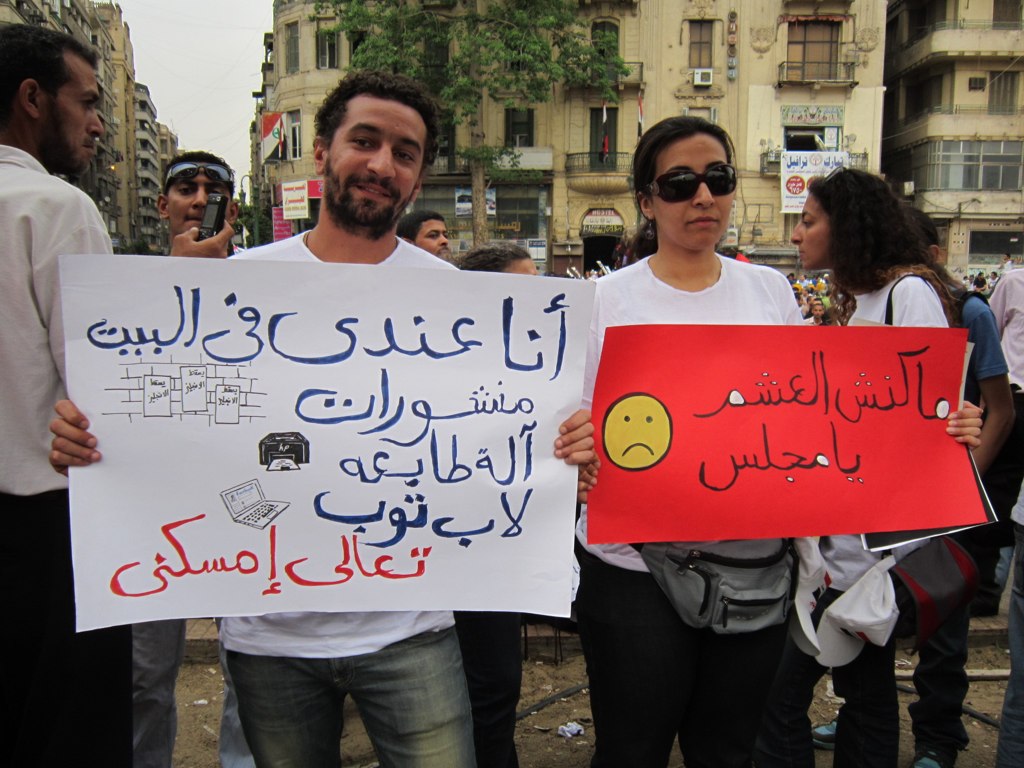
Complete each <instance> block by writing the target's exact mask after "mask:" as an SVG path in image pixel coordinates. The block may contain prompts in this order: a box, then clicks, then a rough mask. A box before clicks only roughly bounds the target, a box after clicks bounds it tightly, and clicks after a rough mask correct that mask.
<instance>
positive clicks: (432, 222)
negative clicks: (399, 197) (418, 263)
mask: <svg viewBox="0 0 1024 768" xmlns="http://www.w3.org/2000/svg"><path fill="white" fill-rule="evenodd" d="M398 236H399V237H400V238H402V239H403V240H406V241H408V242H410V243H412V244H413V245H415V246H418V247H420V248H422V249H423V250H424V251H427V253H432V254H434V255H435V256H437V258H439V259H444V260H445V261H451V260H452V249H451V247H450V246H449V245H448V228H447V227H446V226H445V223H444V216H442V215H441V214H440V213H438V212H437V211H413V212H412V213H407V214H405V216H403V217H402V218H401V219H399V220H398Z"/></svg>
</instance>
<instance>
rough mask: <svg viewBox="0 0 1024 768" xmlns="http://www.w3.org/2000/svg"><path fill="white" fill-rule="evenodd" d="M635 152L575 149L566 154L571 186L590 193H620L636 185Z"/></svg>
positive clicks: (577, 190)
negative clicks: (582, 150) (634, 176)
mask: <svg viewBox="0 0 1024 768" xmlns="http://www.w3.org/2000/svg"><path fill="white" fill-rule="evenodd" d="M632 170H633V153H632V152H609V153H608V154H605V153H604V152H573V153H570V154H567V155H566V156H565V180H566V183H567V184H568V185H569V189H571V190H573V191H575V192H582V193H585V194H590V195H618V194H622V193H623V192H628V191H629V189H630V186H631V185H632V176H631V175H630V174H631V173H632Z"/></svg>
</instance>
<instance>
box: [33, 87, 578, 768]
mask: <svg viewBox="0 0 1024 768" xmlns="http://www.w3.org/2000/svg"><path fill="white" fill-rule="evenodd" d="M439 114H440V112H439V109H438V106H437V104H436V102H435V101H434V100H433V98H432V97H431V96H429V95H428V94H427V93H426V91H425V90H424V89H423V87H422V86H421V85H419V84H418V83H416V82H415V81H413V80H411V79H410V78H407V77H403V76H400V75H393V74H390V73H386V72H377V71H371V70H363V71H356V72H352V73H350V74H348V75H347V76H346V77H344V78H343V79H342V80H341V82H340V83H339V84H338V86H337V87H336V88H335V89H334V90H332V91H331V92H330V93H329V94H328V95H327V97H326V98H325V100H324V102H323V104H322V105H321V107H320V109H319V110H318V112H317V115H316V121H315V128H316V137H317V138H316V140H315V142H314V160H315V163H316V170H317V173H318V174H322V175H323V176H324V199H323V207H322V208H321V211H320V216H319V219H318V220H317V224H316V226H314V228H313V229H312V230H310V231H308V232H305V233H303V234H301V235H297V236H295V237H293V238H290V239H288V240H283V241H280V242H278V243H274V244H272V245H268V246H264V247H262V248H255V249H251V250H248V251H245V252H244V253H242V254H239V255H238V256H236V257H235V258H238V259H251V260H261V261H290V262H300V263H301V262H307V263H308V262H317V261H321V262H327V263H348V264H353V263H358V264H367V265H376V266H378V267H381V268H384V269H385V270H391V269H396V268H398V269H416V268H423V269H453V267H452V266H451V265H449V264H447V263H446V262H444V261H442V260H440V259H437V258H435V257H433V256H431V255H429V254H427V253H425V252H424V251H422V250H421V249H419V248H416V247H414V246H412V245H410V244H408V243H406V242H405V241H404V240H401V239H398V238H397V237H396V226H397V223H398V219H399V217H400V215H401V212H402V211H403V210H404V209H405V208H406V207H407V206H409V205H410V204H411V203H412V202H413V201H414V200H415V198H416V196H417V194H418V193H419V191H420V187H421V184H422V181H423V176H424V173H425V170H426V168H428V167H429V166H430V163H431V162H432V160H433V159H434V156H435V155H436V152H437V135H438V132H439V125H440V122H439ZM381 280H382V285H384V284H386V282H387V272H386V271H385V272H384V273H381ZM57 412H58V415H59V418H58V419H56V420H54V421H53V422H52V423H51V430H52V431H53V432H54V434H55V438H54V441H53V451H52V454H51V462H52V463H53V465H54V466H55V467H56V468H63V467H66V466H82V465H85V464H88V463H91V462H93V461H96V460H99V459H100V458H101V456H100V454H99V452H98V451H97V450H96V447H97V442H96V437H95V436H94V435H92V434H90V433H89V432H87V431H86V430H87V429H88V421H87V420H86V419H85V417H84V415H83V414H81V413H80V412H79V411H78V409H77V408H75V406H74V404H73V403H71V402H70V401H67V400H65V401H62V402H61V403H59V404H58V406H57ZM592 434H593V426H592V425H591V424H590V421H589V413H588V412H586V411H578V412H577V413H575V414H574V415H573V416H572V417H570V418H569V419H568V420H567V421H566V422H564V423H563V424H562V425H561V428H560V436H559V437H558V438H557V439H556V441H555V455H556V456H559V457H560V458H563V459H565V460H566V461H567V462H568V463H571V464H580V465H588V464H590V462H592V460H593V458H594V452H593V438H592ZM581 477H587V476H584V475H581ZM589 482H591V481H590V480H587V479H584V480H581V483H583V484H584V485H586V484H588V483H589ZM453 625H454V620H453V617H452V613H451V611H391V612H370V613H355V612H348V613H341V612H339V613H294V612H293V613H277V614H268V615H264V616H249V617H244V616H233V617H226V618H224V619H223V620H222V622H221V641H222V643H223V644H224V647H225V648H226V649H227V659H228V669H229V670H230V672H231V676H232V678H233V680H234V683H235V687H236V691H237V694H238V708H239V716H240V718H241V721H242V727H243V729H244V731H245V737H246V740H247V742H248V744H249V747H250V748H251V749H252V752H253V756H254V758H255V760H256V765H257V766H259V768H272V767H276V766H284V765H301V766H303V767H304V768H307V767H308V768H337V766H338V764H339V750H340V747H339V740H340V737H341V729H342V707H343V704H344V701H345V699H346V697H347V696H349V695H351V696H352V697H353V699H354V700H355V701H356V703H357V705H358V706H359V709H360V714H361V715H362V719H363V723H364V725H365V727H366V729H367V732H368V733H369V735H370V739H371V741H372V742H373V745H374V748H375V749H376V751H377V754H378V757H379V759H380V761H381V763H382V764H384V765H390V766H399V767H406V766H408V767H409V768H412V767H413V766H415V768H460V767H461V766H472V765H474V763H475V760H474V750H473V737H472V720H471V715H470V706H469V698H468V695H467V691H466V681H465V676H464V673H463V669H462V662H461V658H460V653H459V647H458V640H457V638H456V634H455V631H454V626H453Z"/></svg>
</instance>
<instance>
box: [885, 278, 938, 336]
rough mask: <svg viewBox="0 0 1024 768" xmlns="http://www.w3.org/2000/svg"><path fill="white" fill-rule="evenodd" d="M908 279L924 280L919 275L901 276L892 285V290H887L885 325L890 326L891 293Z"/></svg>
mask: <svg viewBox="0 0 1024 768" xmlns="http://www.w3.org/2000/svg"><path fill="white" fill-rule="evenodd" d="M908 277H916V278H918V279H919V280H924V278H923V277H921V276H920V275H914V274H909V275H903V277H901V278H899V279H898V280H897V281H896V282H895V283H893V284H892V288H890V289H889V298H887V299H886V300H885V324H886V325H892V292H893V291H895V290H896V286H897V285H899V284H900V283H902V282H903V281H904V280H906V279H907V278H908ZM925 282H926V283H927V282H928V281H927V280H925Z"/></svg>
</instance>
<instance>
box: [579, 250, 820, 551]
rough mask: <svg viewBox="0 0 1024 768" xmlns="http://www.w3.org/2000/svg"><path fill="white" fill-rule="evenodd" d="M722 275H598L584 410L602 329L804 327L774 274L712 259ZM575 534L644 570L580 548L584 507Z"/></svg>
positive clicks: (785, 285) (621, 547) (717, 546)
mask: <svg viewBox="0 0 1024 768" xmlns="http://www.w3.org/2000/svg"><path fill="white" fill-rule="evenodd" d="M719 260H720V261H721V263H722V274H721V277H720V278H719V279H718V282H716V283H715V284H714V285H712V286H711V287H709V288H705V289H704V290H702V291H681V290H679V289H677V288H673V287H672V286H670V285H668V284H667V283H664V282H662V281H661V280H659V279H658V278H657V277H656V276H655V275H654V272H652V271H651V267H650V265H649V264H648V260H647V259H643V260H642V261H638V262H636V263H635V264H631V265H629V266H628V267H624V268H623V269H620V270H618V271H616V272H613V273H612V274H610V275H606V276H605V277H602V278H601V279H600V280H599V281H598V283H597V294H596V298H595V300H594V315H593V319H592V321H591V325H590V339H589V343H588V348H587V372H586V378H585V379H584V386H583V393H584V394H583V398H584V405H583V407H584V408H589V407H590V406H591V402H592V399H593V394H594V381H595V379H596V378H597V366H598V362H599V361H600V359H601V347H602V344H603V343H604V332H605V329H606V328H609V327H612V326H620V325H647V324H662V325H664V324H675V325H803V318H802V317H801V316H800V309H799V307H797V304H796V300H795V299H794V298H793V289H792V288H791V287H790V285H789V281H787V280H786V278H785V277H783V276H782V274H781V273H780V272H777V271H776V270H774V269H772V268H770V267H763V266H759V265H755V264H747V263H744V262H739V261H734V260H733V259H728V258H725V257H722V256H719ZM576 537H577V538H578V539H579V541H580V543H581V544H583V545H584V546H585V547H586V548H587V550H588V551H589V552H591V553H592V554H594V555H596V556H597V557H599V558H601V559H602V560H604V561H605V562H607V563H610V564H611V565H615V566H618V567H620V568H626V569H628V570H632V571H646V570H647V566H646V565H644V562H643V560H642V559H641V557H640V554H639V553H638V552H637V551H636V550H635V549H634V548H633V547H632V546H630V545H629V544H595V545H590V544H587V543H586V542H587V513H586V509H585V508H584V510H583V513H582V514H581V516H580V520H579V523H578V524H577V526H576ZM701 549H703V550H706V551H711V552H718V553H720V554H726V555H730V556H735V557H750V558H753V557H762V556H765V555H770V554H773V553H775V552H777V551H778V550H779V539H759V540H756V541H722V542H701Z"/></svg>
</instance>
